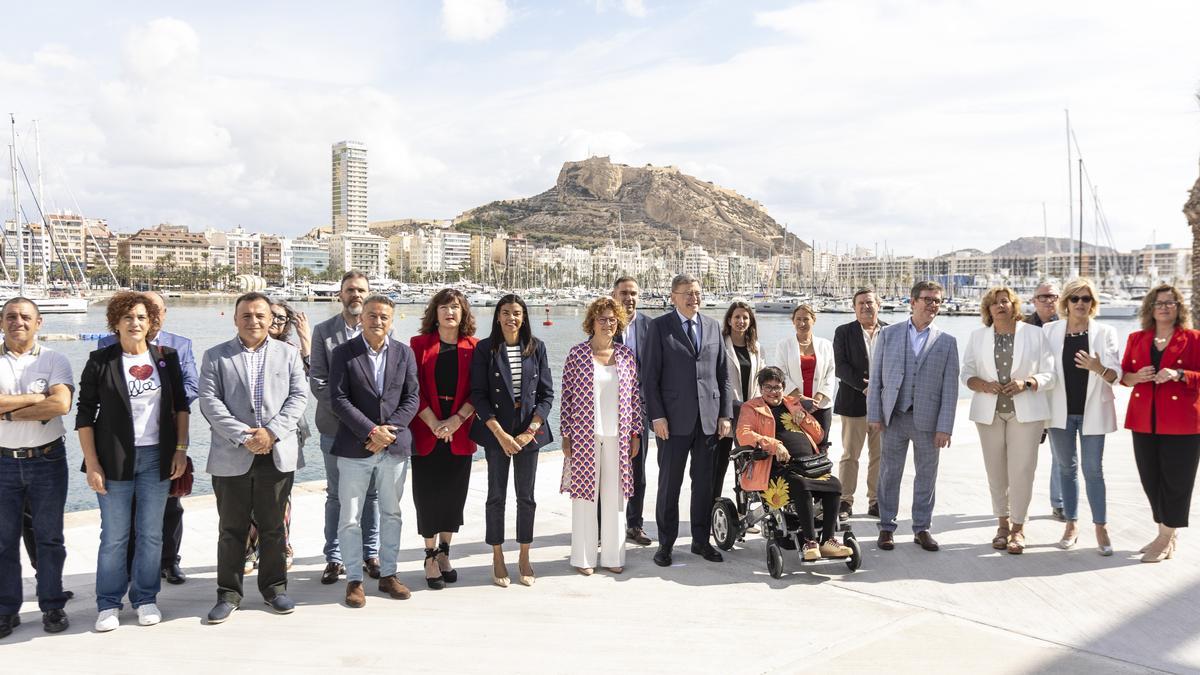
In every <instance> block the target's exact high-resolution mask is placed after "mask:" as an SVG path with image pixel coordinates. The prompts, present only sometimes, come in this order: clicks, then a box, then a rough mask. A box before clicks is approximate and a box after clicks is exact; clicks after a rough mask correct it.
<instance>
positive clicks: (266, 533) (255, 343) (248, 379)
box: [200, 293, 308, 624]
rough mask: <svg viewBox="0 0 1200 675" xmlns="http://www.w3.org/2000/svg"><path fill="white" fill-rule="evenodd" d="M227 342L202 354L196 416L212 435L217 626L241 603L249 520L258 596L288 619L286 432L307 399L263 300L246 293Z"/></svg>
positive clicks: (291, 450)
mask: <svg viewBox="0 0 1200 675" xmlns="http://www.w3.org/2000/svg"><path fill="white" fill-rule="evenodd" d="M234 307H235V309H234V318H233V321H234V324H235V325H236V326H237V331H238V334H237V337H235V338H234V339H232V340H230V341H228V342H225V343H222V344H219V345H217V346H215V347H213V348H212V349H209V350H208V351H206V352H205V353H204V362H203V365H202V366H201V367H200V411H201V412H202V413H204V417H205V419H207V420H208V424H209V426H210V427H211V428H212V441H211V444H210V446H209V451H208V473H209V474H211V475H212V485H213V494H214V495H215V496H216V498H217V517H218V526H217V529H218V532H219V536H218V539H217V604H216V605H214V606H213V608H212V610H211V611H210V612H209V613H208V622H209V623H213V624H216V623H221V622H223V621H225V620H226V619H228V618H229V615H230V614H232V613H233V611H234V610H236V609H237V608H238V605H239V604H240V603H241V601H242V569H243V563H244V562H245V557H246V556H245V554H246V537H247V536H248V535H249V534H250V516H251V513H253V515H254V520H255V523H256V524H257V526H258V532H259V541H260V545H259V546H260V553H259V566H258V589H259V591H260V592H262V595H263V599H264V600H266V602H267V604H268V605H269V606H270V607H271V609H273V610H275V611H276V612H278V613H280V614H290V613H291V612H292V610H293V609H295V604H294V603H293V602H292V601H291V599H289V598H288V597H287V546H286V541H285V539H286V537H285V529H284V512H285V510H286V508H287V501H288V496H289V495H290V494H291V491H292V478H293V476H294V474H295V471H296V469H297V468H298V467H301V466H304V460H303V457H302V456H301V454H300V446H299V438H298V437H297V434H296V427H297V425H298V424H299V420H300V416H301V415H303V414H304V406H305V404H306V403H307V402H308V392H307V391H306V387H305V382H304V363H303V362H302V361H301V360H300V352H299V351H298V350H297V349H296V348H295V347H293V346H291V345H289V344H287V343H286V342H281V341H279V340H272V339H270V336H269V335H268V333H267V329H268V327H269V326H270V325H271V320H272V318H273V317H272V315H271V300H270V299H269V298H268V297H267V296H265V295H263V294H262V293H246V294H244V295H242V296H241V297H239V298H238V299H237V303H236V304H235V305H234Z"/></svg>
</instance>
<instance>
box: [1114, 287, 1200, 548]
mask: <svg viewBox="0 0 1200 675" xmlns="http://www.w3.org/2000/svg"><path fill="white" fill-rule="evenodd" d="M1138 317H1139V318H1140V319H1141V322H1142V330H1140V331H1138V332H1136V333H1133V334H1131V335H1130V336H1129V341H1128V342H1127V343H1126V344H1125V356H1124V358H1123V360H1122V361H1121V371H1122V372H1123V373H1124V375H1122V377H1121V383H1122V384H1124V385H1125V386H1128V387H1133V396H1131V397H1130V398H1129V408H1128V410H1127V412H1126V414H1125V428H1126V429H1129V430H1131V431H1132V432H1133V456H1134V459H1135V460H1136V461H1137V468H1138V475H1139V476H1140V477H1141V479H1142V489H1143V490H1145V491H1146V497H1147V499H1149V500H1150V510H1151V512H1152V513H1153V514H1154V522H1155V523H1158V536H1157V537H1155V538H1154V541H1152V542H1150V543H1149V544H1147V545H1146V546H1145V547H1143V548H1142V552H1143V553H1144V554H1145V555H1143V556H1142V562H1159V561H1161V560H1165V559H1167V558H1170V557H1172V556H1173V555H1174V553H1175V529H1176V528H1179V527H1187V524H1188V511H1189V510H1190V508H1191V502H1192V487H1193V485H1195V482H1196V466H1197V464H1198V463H1200V331H1195V330H1192V329H1191V321H1190V319H1189V317H1188V310H1187V305H1186V304H1185V303H1184V301H1183V296H1182V295H1181V294H1180V293H1179V291H1178V290H1176V289H1175V287H1173V286H1170V285H1167V284H1163V285H1161V286H1158V287H1157V288H1154V289H1151V291H1150V292H1149V293H1147V294H1146V298H1145V299H1144V300H1143V301H1142V308H1141V311H1140V312H1138Z"/></svg>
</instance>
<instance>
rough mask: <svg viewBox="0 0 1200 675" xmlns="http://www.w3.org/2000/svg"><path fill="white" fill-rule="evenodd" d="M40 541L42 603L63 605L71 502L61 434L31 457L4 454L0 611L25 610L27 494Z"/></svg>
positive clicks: (0, 510) (0, 489)
mask: <svg viewBox="0 0 1200 675" xmlns="http://www.w3.org/2000/svg"><path fill="white" fill-rule="evenodd" d="M26 499H28V500H29V507H30V510H31V511H32V513H33V538H34V541H35V542H36V543H37V558H38V561H37V562H38V564H37V596H38V608H40V609H41V610H42V611H43V612H45V611H48V610H51V609H62V608H63V606H64V605H66V604H67V596H66V595H65V594H63V587H62V570H63V562H64V561H65V560H66V559H67V549H66V547H64V546H63V508H64V507H65V506H66V504H67V451H66V449H65V447H64V446H63V442H62V440H61V439H60V440H58V441H57V442H55V447H54V448H53V449H52V450H51V451H50V453H49V454H46V455H43V456H41V457H34V458H32V459H13V458H11V457H0V614H16V613H18V612H19V611H20V610H21V599H22V590H21V521H22V513H23V512H24V509H25V500H26Z"/></svg>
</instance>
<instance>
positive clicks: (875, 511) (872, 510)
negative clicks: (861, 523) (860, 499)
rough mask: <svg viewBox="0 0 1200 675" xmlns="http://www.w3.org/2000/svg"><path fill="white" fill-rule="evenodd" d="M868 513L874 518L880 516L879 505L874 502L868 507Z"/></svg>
mask: <svg viewBox="0 0 1200 675" xmlns="http://www.w3.org/2000/svg"><path fill="white" fill-rule="evenodd" d="M867 515H868V516H871V517H872V518H878V517H879V505H878V504H872V505H870V506H868V507H867Z"/></svg>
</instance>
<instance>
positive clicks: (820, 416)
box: [809, 408, 833, 450]
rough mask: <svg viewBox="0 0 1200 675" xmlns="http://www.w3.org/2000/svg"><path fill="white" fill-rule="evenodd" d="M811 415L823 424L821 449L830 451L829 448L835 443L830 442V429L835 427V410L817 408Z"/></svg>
mask: <svg viewBox="0 0 1200 675" xmlns="http://www.w3.org/2000/svg"><path fill="white" fill-rule="evenodd" d="M809 414H810V415H812V416H813V419H814V420H816V421H817V422H819V423H820V424H821V431H822V432H823V433H822V434H821V437H822V438H821V442H820V444H819V445H820V446H821V449H822V450H829V446H831V445H833V442H832V441H830V440H829V429H830V427H832V426H833V408H815V409H814V410H813V411H812V412H810V413H809Z"/></svg>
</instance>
